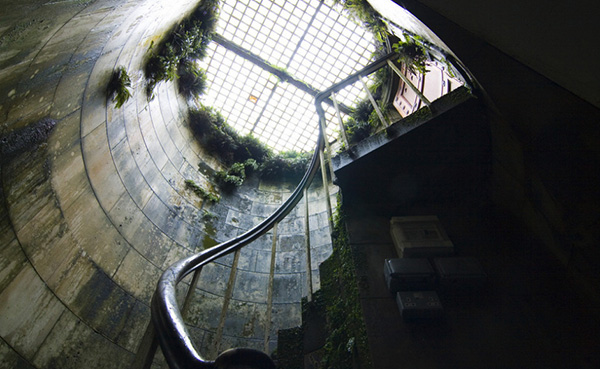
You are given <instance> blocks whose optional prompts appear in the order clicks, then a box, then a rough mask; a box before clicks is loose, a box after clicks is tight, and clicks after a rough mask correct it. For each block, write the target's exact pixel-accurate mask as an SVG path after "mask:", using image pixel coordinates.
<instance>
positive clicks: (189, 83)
mask: <svg viewBox="0 0 600 369" xmlns="http://www.w3.org/2000/svg"><path fill="white" fill-rule="evenodd" d="M177 73H178V75H179V79H178V80H177V84H178V87H179V93H180V94H182V95H183V96H185V97H188V98H189V97H197V96H200V95H203V94H204V92H205V90H206V72H205V71H204V70H203V69H201V68H199V67H198V64H197V63H196V62H195V60H194V59H190V58H186V59H184V60H182V61H181V63H179V67H178V71H177Z"/></svg>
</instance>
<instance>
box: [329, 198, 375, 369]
mask: <svg viewBox="0 0 600 369" xmlns="http://www.w3.org/2000/svg"><path fill="white" fill-rule="evenodd" d="M340 204H341V199H340V200H339V201H338V209H337V213H336V216H335V219H334V238H333V254H332V255H331V257H330V258H329V259H327V260H326V261H325V262H324V263H323V264H322V265H321V278H322V280H321V286H322V291H323V298H324V302H325V306H326V317H327V330H328V336H327V339H326V342H325V350H324V357H323V362H322V367H323V368H328V369H337V368H339V369H345V368H356V367H358V368H365V369H366V368H371V367H372V366H371V359H370V353H369V346H368V342H367V333H366V328H365V324H364V320H363V314H362V309H361V305H360V299H359V292H358V284H357V276H356V273H355V267H354V265H355V261H354V259H353V256H352V252H351V249H350V246H349V244H348V236H347V232H346V226H345V221H344V215H343V212H342V210H341V205H340Z"/></svg>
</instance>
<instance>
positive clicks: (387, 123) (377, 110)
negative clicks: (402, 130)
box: [358, 76, 390, 127]
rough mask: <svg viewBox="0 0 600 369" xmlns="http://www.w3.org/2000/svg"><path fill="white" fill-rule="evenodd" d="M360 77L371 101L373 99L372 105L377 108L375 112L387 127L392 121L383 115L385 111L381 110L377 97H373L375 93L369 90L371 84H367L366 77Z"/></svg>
mask: <svg viewBox="0 0 600 369" xmlns="http://www.w3.org/2000/svg"><path fill="white" fill-rule="evenodd" d="M358 79H359V80H360V82H361V83H362V85H363V89H364V90H365V92H366V93H367V96H368V97H369V101H371V105H373V108H374V109H375V112H377V116H378V117H379V120H381V123H382V124H383V125H384V126H385V127H388V126H389V125H390V122H388V120H387V119H385V116H384V115H383V112H382V111H381V108H379V104H377V101H375V98H374V97H373V94H372V93H371V91H369V86H367V82H365V79H364V78H363V76H358Z"/></svg>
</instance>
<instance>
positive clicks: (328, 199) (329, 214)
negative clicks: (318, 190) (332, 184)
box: [319, 150, 333, 232]
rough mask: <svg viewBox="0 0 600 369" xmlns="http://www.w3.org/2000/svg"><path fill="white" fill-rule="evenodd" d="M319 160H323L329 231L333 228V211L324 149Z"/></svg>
mask: <svg viewBox="0 0 600 369" xmlns="http://www.w3.org/2000/svg"><path fill="white" fill-rule="evenodd" d="M319 160H320V161H321V176H322V178H323V191H324V192H325V201H326V202H327V218H328V222H329V231H330V232H331V231H332V230H333V221H332V219H333V211H331V199H330V198H329V181H328V180H327V169H325V158H324V157H323V150H321V151H319Z"/></svg>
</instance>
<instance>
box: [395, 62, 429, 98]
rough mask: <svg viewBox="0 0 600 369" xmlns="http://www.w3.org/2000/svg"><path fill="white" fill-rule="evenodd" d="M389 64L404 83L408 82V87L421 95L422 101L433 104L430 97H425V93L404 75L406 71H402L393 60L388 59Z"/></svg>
mask: <svg viewBox="0 0 600 369" xmlns="http://www.w3.org/2000/svg"><path fill="white" fill-rule="evenodd" d="M387 63H388V65H389V66H390V68H392V70H393V71H394V72H395V73H396V74H397V75H398V77H400V79H401V80H402V81H404V83H406V84H407V85H408V87H409V88H410V89H411V90H412V91H413V92H414V93H415V94H417V96H419V99H421V101H423V103H424V104H425V105H427V106H430V105H431V101H429V99H427V98H426V97H425V95H423V93H422V92H421V91H420V90H419V89H418V88H417V87H416V86H415V85H413V84H412V82H411V81H410V80H409V79H408V78H407V77H406V76H405V75H404V73H402V72H401V71H400V69H398V67H397V66H396V64H394V63H393V62H392V61H391V60H389V59H388V61H387ZM423 78H425V76H423Z"/></svg>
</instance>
